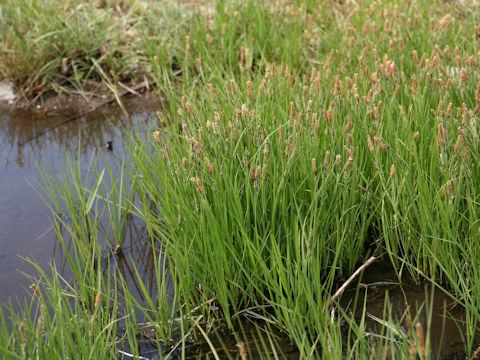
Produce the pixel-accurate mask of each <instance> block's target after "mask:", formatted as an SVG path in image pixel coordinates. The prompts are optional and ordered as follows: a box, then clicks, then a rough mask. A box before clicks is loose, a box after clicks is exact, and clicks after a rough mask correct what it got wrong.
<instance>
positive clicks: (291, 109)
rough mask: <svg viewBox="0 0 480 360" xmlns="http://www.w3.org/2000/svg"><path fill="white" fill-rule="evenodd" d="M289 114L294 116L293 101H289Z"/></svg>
mask: <svg viewBox="0 0 480 360" xmlns="http://www.w3.org/2000/svg"><path fill="white" fill-rule="evenodd" d="M290 115H291V116H295V105H294V103H293V102H290Z"/></svg>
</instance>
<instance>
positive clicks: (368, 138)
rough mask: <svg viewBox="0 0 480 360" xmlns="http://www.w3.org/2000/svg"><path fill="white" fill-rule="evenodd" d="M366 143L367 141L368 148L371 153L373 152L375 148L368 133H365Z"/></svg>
mask: <svg viewBox="0 0 480 360" xmlns="http://www.w3.org/2000/svg"><path fill="white" fill-rule="evenodd" d="M367 143H368V149H369V150H370V152H371V153H372V154H373V153H374V152H375V148H374V147H373V143H372V138H371V137H370V135H367Z"/></svg>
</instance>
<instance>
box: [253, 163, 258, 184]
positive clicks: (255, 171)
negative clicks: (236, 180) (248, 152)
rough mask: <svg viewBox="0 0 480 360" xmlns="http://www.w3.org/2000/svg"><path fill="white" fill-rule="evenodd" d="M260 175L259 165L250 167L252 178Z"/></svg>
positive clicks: (255, 178)
mask: <svg viewBox="0 0 480 360" xmlns="http://www.w3.org/2000/svg"><path fill="white" fill-rule="evenodd" d="M259 177H260V165H255V166H253V167H252V179H253V180H257V179H258V178H259Z"/></svg>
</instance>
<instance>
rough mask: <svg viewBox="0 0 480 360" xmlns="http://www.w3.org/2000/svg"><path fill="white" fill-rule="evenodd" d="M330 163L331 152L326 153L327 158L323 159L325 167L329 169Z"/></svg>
mask: <svg viewBox="0 0 480 360" xmlns="http://www.w3.org/2000/svg"><path fill="white" fill-rule="evenodd" d="M329 162H330V151H326V152H325V158H324V159H323V167H325V168H327V167H328V164H329Z"/></svg>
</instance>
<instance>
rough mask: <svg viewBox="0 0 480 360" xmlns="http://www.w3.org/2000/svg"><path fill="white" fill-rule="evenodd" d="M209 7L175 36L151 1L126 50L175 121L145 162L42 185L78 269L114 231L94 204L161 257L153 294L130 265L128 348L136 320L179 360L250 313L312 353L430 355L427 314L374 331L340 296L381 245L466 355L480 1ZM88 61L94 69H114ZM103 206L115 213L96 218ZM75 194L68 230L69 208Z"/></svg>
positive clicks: (152, 143) (475, 279) (473, 317)
mask: <svg viewBox="0 0 480 360" xmlns="http://www.w3.org/2000/svg"><path fill="white" fill-rule="evenodd" d="M135 4H137V3H135V2H132V3H131V4H130V6H131V9H133V8H135ZM327 5H328V7H327ZM202 6H203V7H202ZM202 6H200V7H198V8H197V9H196V11H195V8H193V11H192V12H188V13H187V14H188V15H187V16H188V22H187V20H185V22H183V21H180V22H179V23H178V24H177V25H178V26H177V27H176V30H181V31H180V32H179V34H180V35H174V34H173V33H172V32H169V31H167V32H166V33H165V34H162V35H160V36H157V33H156V32H155V31H156V30H158V27H156V26H160V25H154V24H153V22H152V19H154V18H155V17H156V16H157V14H158V13H157V12H155V10H152V12H144V13H143V15H144V18H143V17H142V19H144V20H143V21H145V22H144V23H141V24H138V25H135V26H136V28H137V29H138V31H139V32H140V33H142V34H143V36H141V37H140V40H139V41H138V42H133V43H131V44H130V46H132V48H135V49H136V51H137V54H139V57H138V58H137V59H141V60H140V63H141V64H143V66H146V67H145V68H142V67H140V68H141V69H148V70H149V71H146V72H145V74H147V76H149V77H151V79H152V80H153V81H154V82H156V84H157V85H158V86H159V87H160V88H161V89H162V90H163V91H164V93H165V95H166V97H167V99H168V104H169V109H168V110H169V111H168V110H166V111H163V112H159V116H160V118H161V120H162V121H163V125H162V127H160V128H157V129H155V130H154V131H152V134H151V136H148V137H147V139H142V138H140V137H138V136H135V134H133V135H132V136H131V137H130V138H129V139H128V140H127V143H128V148H129V155H130V156H131V160H130V161H131V163H132V164H134V165H132V166H129V167H128V172H126V173H123V172H122V177H121V179H120V180H119V181H117V180H116V179H115V175H113V173H111V172H109V174H110V175H109V178H110V179H111V184H110V185H109V186H110V189H111V191H110V190H109V187H108V186H106V187H103V186H101V185H100V183H101V182H102V176H100V174H103V172H94V175H95V180H92V179H87V183H86V184H85V181H84V180H82V179H81V177H79V176H74V177H73V178H72V181H68V182H65V183H63V184H61V183H58V182H57V183H48V180H46V182H47V183H48V184H49V185H47V187H48V188H49V189H50V191H49V194H50V197H51V198H52V199H53V200H54V204H55V207H54V208H53V210H54V213H56V214H57V217H56V219H57V221H58V222H59V224H62V227H64V228H67V229H68V233H69V234H70V236H71V237H72V239H75V240H74V244H76V245H75V246H77V248H76V249H78V251H79V254H83V255H82V256H81V257H79V259H81V261H82V262H84V263H86V262H88V259H90V257H89V256H90V255H88V254H96V255H95V256H94V257H92V258H94V259H98V258H100V257H101V252H102V251H101V245H100V244H99V242H98V239H97V238H95V236H96V235H98V234H100V235H101V237H102V238H108V232H106V231H101V232H98V230H99V229H100V228H101V227H100V220H99V217H98V216H99V214H101V211H102V210H101V209H106V210H104V211H105V214H107V217H108V219H109V222H110V224H111V226H112V229H114V230H113V233H114V234H115V236H114V237H113V239H115V243H116V244H121V241H122V240H121V239H122V236H121V229H122V227H123V225H122V224H124V222H123V221H124V217H128V216H132V214H134V215H135V216H137V217H138V218H140V219H142V220H143V221H144V222H145V224H146V226H147V229H148V233H149V237H150V240H151V242H152V247H153V248H155V249H158V248H161V249H162V251H164V253H161V255H159V253H158V252H156V258H155V259H156V260H155V261H156V264H157V265H156V268H155V269H156V270H155V280H156V284H157V290H158V293H157V294H154V295H156V296H157V298H155V296H153V295H152V294H150V291H149V290H148V289H147V287H146V286H145V284H144V283H143V279H142V277H141V275H140V273H139V271H138V270H137V269H136V268H135V271H134V272H135V275H136V278H137V281H138V282H139V284H140V286H139V288H140V289H141V292H142V293H143V295H144V297H145V299H146V301H145V303H144V304H141V303H140V302H139V301H138V300H137V299H136V298H135V297H134V296H133V295H132V294H131V293H130V292H129V290H128V285H127V284H126V282H125V281H124V280H122V278H121V276H120V280H118V281H119V284H120V285H119V286H120V287H121V288H122V294H123V295H122V296H123V298H122V301H124V302H125V304H126V306H125V308H126V309H127V312H128V313H129V314H131V315H130V316H131V317H132V319H134V320H135V321H133V320H132V322H131V323H129V325H130V326H132V327H131V328H130V330H127V334H129V335H128V341H129V343H130V348H132V349H136V348H138V342H137V340H136V337H135V334H136V331H137V330H138V331H140V328H137V327H136V325H135V324H136V323H138V322H139V321H137V319H136V316H137V315H135V314H136V312H135V309H137V311H140V313H141V314H142V316H144V317H146V318H147V320H148V326H152V327H153V328H154V330H155V333H156V334H157V335H158V337H157V340H156V341H157V345H158V346H159V348H162V346H163V345H165V344H168V343H169V341H170V343H173V345H172V349H173V348H175V346H179V347H180V348H181V349H182V351H183V355H185V351H186V350H185V349H186V345H185V343H186V341H187V340H188V338H189V336H190V334H192V336H193V338H195V337H197V338H198V337H205V338H206V339H207V340H208V341H207V343H208V345H211V344H212V343H211V342H210V340H209V338H208V336H209V330H210V329H211V328H213V327H216V326H219V323H226V324H227V326H228V327H229V328H230V329H234V328H235V324H236V321H238V320H239V319H245V317H256V318H260V319H262V321H264V322H267V323H269V324H270V325H271V326H273V327H275V328H276V329H277V330H279V331H281V332H283V333H286V334H287V336H288V337H289V338H290V339H291V340H292V341H293V342H294V343H295V346H296V347H297V348H298V350H299V353H300V356H301V358H310V357H315V358H342V357H343V356H346V357H362V358H364V357H366V358H368V357H374V356H377V355H378V354H381V355H380V356H385V357H387V355H388V354H390V355H391V354H394V353H399V354H403V355H402V356H404V357H409V356H415V355H417V354H418V355H419V356H420V357H426V356H428V355H429V354H430V353H431V352H432V351H431V350H432V349H430V348H429V347H430V344H431V341H430V339H429V335H428V333H427V334H425V333H424V332H423V331H424V328H425V325H428V324H423V325H422V324H421V321H420V317H419V316H418V317H416V318H415V319H414V321H410V322H409V323H408V324H407V325H404V326H406V329H407V333H406V334H405V333H404V332H403V331H401V328H400V324H399V322H398V321H397V320H395V319H388V318H387V319H377V320H378V322H379V324H380V325H381V326H382V327H383V328H382V329H383V333H381V334H380V335H379V334H377V335H374V334H372V333H371V332H369V331H368V330H367V327H366V325H365V318H366V314H364V316H363V320H361V321H360V322H359V323H358V322H357V321H355V320H354V319H353V317H352V316H351V315H350V314H349V313H347V312H345V311H343V309H341V308H340V307H339V304H338V303H337V297H336V296H335V295H334V292H335V290H337V288H338V287H339V286H340V284H341V282H343V281H344V280H346V279H348V278H349V276H350V275H351V274H353V273H354V271H355V269H357V268H358V267H359V266H360V265H361V264H362V263H364V262H365V261H366V260H367V259H368V258H369V257H370V256H371V255H375V256H380V255H382V254H385V258H388V259H389V261H390V262H391V263H392V266H393V267H394V268H395V271H396V272H397V274H398V276H399V278H401V276H402V274H404V273H406V272H408V273H409V274H410V275H411V276H412V277H414V278H415V279H417V280H420V279H422V278H425V279H427V280H429V281H431V282H433V283H435V284H436V285H437V286H439V287H442V288H443V289H444V290H445V291H448V292H449V293H450V294H451V296H452V298H454V299H455V300H456V301H457V302H458V303H459V304H460V305H461V306H463V307H464V309H465V312H466V320H465V327H464V329H465V330H464V331H465V353H466V354H468V355H471V354H473V352H474V351H475V347H476V346H478V344H477V343H476V337H475V336H476V333H477V331H478V327H479V326H478V321H479V320H480V312H479V311H478V306H477V299H478V298H479V296H480V293H479V291H478V289H480V287H479V284H480V277H479V274H478V268H479V266H478V265H479V263H480V261H479V259H480V258H479V257H478V256H477V254H478V251H477V250H478V238H479V227H478V226H479V225H478V218H479V216H480V213H479V210H478V209H479V207H478V203H479V199H480V193H479V188H480V187H479V185H480V184H479V181H480V180H479V179H480V174H479V173H478V172H479V170H478V163H479V160H480V159H479V155H478V151H476V149H478V146H479V143H478V142H479V138H478V131H479V129H478V115H477V114H478V112H479V109H480V82H479V81H480V79H479V76H478V71H477V67H478V61H479V59H478V58H477V57H478V54H476V51H477V50H476V49H477V45H478V44H477V43H478V33H479V30H478V27H476V26H475V24H476V21H477V20H478V8H477V7H476V5H474V4H464V5H459V6H457V7H452V6H451V5H450V4H449V3H440V2H430V1H418V2H414V1H409V2H406V3H403V2H394V1H391V2H390V1H384V2H375V3H374V2H367V3H362V4H356V3H354V2H347V3H346V4H340V3H337V2H328V3H322V4H318V3H316V2H313V1H312V2H305V3H304V4H297V3H296V2H285V3H278V4H277V5H276V4H271V3H269V2H266V3H262V4H257V3H255V2H252V1H245V2H235V1H232V2H223V1H220V2H218V3H216V6H215V7H209V6H206V5H205V4H203V5H202ZM205 6H206V7H205ZM179 9H180V8H174V10H171V11H179ZM189 9H190V10H191V9H192V8H189ZM104 11H111V10H109V9H105V10H104ZM168 11H170V10H165V14H167V13H168ZM134 13H135V11H133V10H132V11H131V12H130V13H129V14H134ZM143 15H142V16H143ZM160 19H162V21H165V22H162V21H159V23H160V24H167V23H168V20H167V19H166V18H165V17H161V16H160ZM183 19H187V17H185V18H183ZM111 26H112V29H114V26H116V25H115V24H112V25H111ZM112 31H113V33H115V31H117V30H112ZM142 31H143V32H142ZM121 41H122V40H120V42H121ZM11 44H12V45H11V46H14V44H15V42H12V43H11ZM119 46H120V45H119ZM132 48H130V49H132ZM121 58H122V59H123V60H122V61H126V60H125V59H128V57H125V56H121ZM92 59H93V60H92V64H93V65H92V66H90V69H97V70H99V69H103V68H102V67H101V66H100V67H99V66H98V64H99V60H98V59H94V58H92ZM102 59H103V58H102ZM102 61H103V60H102ZM115 61H116V60H114V59H113V60H112V63H115ZM105 66H108V62H106V63H105ZM126 68H128V66H127V67H126ZM111 69H117V68H115V67H111ZM175 70H179V71H178V72H176V74H177V75H179V74H181V75H180V76H179V78H175V76H176V75H175V76H173V73H174V71H175ZM92 71H93V70H92ZM102 71H103V73H106V72H105V70H104V69H103V70H102ZM112 71H113V70H112ZM117 79H118V78H117ZM112 83H114V82H112ZM73 169H75V167H73ZM75 173H76V170H73V171H72V174H75ZM124 175H125V177H126V178H127V179H128V181H127V182H128V183H129V184H130V185H129V186H130V187H129V189H128V191H125V188H124V184H125V183H126V182H124V180H123V179H124V177H123V176H124ZM72 184H73V185H72ZM82 184H83V185H82ZM71 186H73V187H71ZM85 188H90V189H91V191H87V190H86V189H85ZM56 191H58V192H60V194H63V196H62V201H58V199H59V198H58V197H57V195H54V194H55V192H56ZM68 194H76V195H74V196H65V195H68ZM97 200H98V201H100V202H101V203H103V207H101V208H100V207H98V208H97V207H93V204H96V201H97ZM62 202H66V203H67V204H69V206H70V207H67V209H68V210H67V212H66V214H67V217H68V218H69V221H68V222H65V220H64V218H63V216H60V215H58V214H59V212H60V209H63V206H64V205H62ZM77 204H78V205H77ZM77 206H78V207H77ZM79 209H80V210H79ZM78 211H80V213H81V214H83V215H82V216H85V217H78V218H77V215H78ZM79 219H80V221H79ZM84 219H85V220H88V221H84ZM71 224H73V226H71ZM96 231H97V232H96ZM92 234H93V235H95V236H92ZM59 236H60V237H61V236H62V235H61V234H59ZM86 244H87V245H86ZM82 247H83V248H82ZM466 259H468V261H466ZM71 265H72V267H73V268H75V267H78V265H76V263H75V261H73V260H72V262H71ZM167 265H168V266H167ZM107 268H109V267H108V266H107ZM167 269H168V274H167V273H166V271H167ZM78 275H80V273H78ZM167 277H168V278H170V279H171V281H172V284H173V285H172V286H173V291H172V292H173V295H172V294H170V300H171V302H170V303H169V302H165V301H163V302H162V301H160V298H161V297H164V298H168V296H169V295H168V294H167V293H168V292H167V289H166V286H165V281H166V278H167ZM98 278H99V276H97V277H96V279H98ZM77 281H80V280H78V279H77ZM82 281H86V280H82ZM88 282H89V283H90V284H93V282H92V280H88ZM95 288H96V287H95ZM116 296H118V294H117V295H112V297H113V298H114V299H118V298H117V297H116ZM172 299H173V300H172ZM115 301H118V300H115ZM156 301H159V303H156ZM159 304H160V305H159ZM172 304H173V305H172ZM402 321H403V320H402ZM345 322H346V323H347V324H348V326H349V329H350V332H349V334H348V339H347V340H346V339H345V333H344V332H343V330H342V324H344V323H345ZM104 325H105V324H104ZM131 329H134V330H135V331H132V330H131ZM178 330H180V334H181V336H178V337H177V338H176V341H172V338H173V337H175V336H174V335H173V334H174V333H175V331H178ZM160 339H161V340H160ZM372 346H374V347H375V348H376V349H378V354H376V355H375V354H373V355H372V351H371V348H372ZM266 347H268V346H266ZM211 348H212V353H213V354H214V355H216V357H218V354H217V353H216V351H215V349H214V347H213V345H211ZM242 360H243V356H242Z"/></svg>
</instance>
